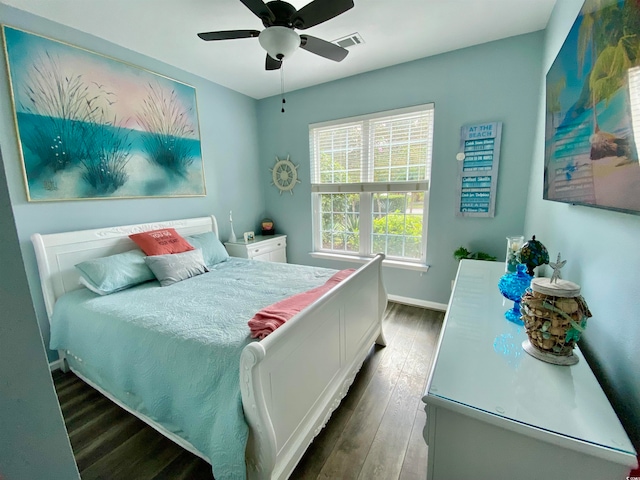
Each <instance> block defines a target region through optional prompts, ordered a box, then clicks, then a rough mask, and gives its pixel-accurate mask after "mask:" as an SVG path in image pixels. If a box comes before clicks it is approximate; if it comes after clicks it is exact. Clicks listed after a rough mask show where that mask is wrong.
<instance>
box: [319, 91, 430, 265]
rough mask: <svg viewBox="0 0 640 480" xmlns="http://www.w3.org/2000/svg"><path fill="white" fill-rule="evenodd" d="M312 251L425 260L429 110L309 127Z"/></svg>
mask: <svg viewBox="0 0 640 480" xmlns="http://www.w3.org/2000/svg"><path fill="white" fill-rule="evenodd" d="M309 141H310V146H311V164H312V165H311V167H312V168H311V170H312V192H313V193H312V195H313V202H314V250H315V251H319V252H331V253H341V254H346V255H359V256H367V255H373V254H375V253H377V252H383V253H385V254H386V255H387V256H388V257H389V258H392V259H400V260H407V261H414V262H419V261H422V262H423V261H424V260H425V258H426V245H425V242H424V238H425V232H426V218H427V202H428V184H429V183H428V182H429V176H430V173H431V152H432V143H433V105H432V104H429V105H421V106H418V107H412V108H408V109H402V110H395V111H391V112H383V113H379V114H373V115H366V116H362V117H354V118H348V119H343V120H338V121H333V122H326V123H322V124H314V125H311V126H310V128H309Z"/></svg>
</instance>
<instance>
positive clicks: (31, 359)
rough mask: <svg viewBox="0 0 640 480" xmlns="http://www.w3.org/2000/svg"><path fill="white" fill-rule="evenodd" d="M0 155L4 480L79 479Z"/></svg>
mask: <svg viewBox="0 0 640 480" xmlns="http://www.w3.org/2000/svg"><path fill="white" fill-rule="evenodd" d="M2 165H3V162H2V156H1V154H0V245H2V275H0V309H1V312H2V313H0V365H2V368H0V478H2V479H5V478H6V479H7V480H8V479H16V480H18V479H25V480H26V479H31V478H61V479H62V478H64V479H69V480H72V479H74V478H75V479H79V478H80V476H79V475H78V469H77V468H76V464H75V461H74V459H73V453H72V451H71V444H70V443H69V438H68V437H67V431H66V430H65V427H64V421H63V419H62V413H61V412H60V407H59V405H58V399H57V397H56V394H55V391H54V388H53V381H52V379H51V375H50V373H49V365H48V364H47V357H46V355H45V350H44V347H43V345H42V341H41V339H40V333H39V330H38V323H37V321H36V315H35V312H34V310H33V304H32V302H31V296H30V293H29V287H28V285H27V276H26V275H25V269H24V263H23V262H22V255H21V253H20V244H19V242H18V235H17V233H16V227H15V223H14V220H13V212H12V210H11V204H10V202H9V190H8V188H7V182H6V178H5V175H4V169H3V168H2Z"/></svg>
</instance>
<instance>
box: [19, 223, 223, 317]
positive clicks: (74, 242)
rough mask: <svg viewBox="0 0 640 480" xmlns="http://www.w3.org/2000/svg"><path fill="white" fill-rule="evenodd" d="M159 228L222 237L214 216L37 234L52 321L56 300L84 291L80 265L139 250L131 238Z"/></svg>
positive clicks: (36, 245)
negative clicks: (86, 261)
mask: <svg viewBox="0 0 640 480" xmlns="http://www.w3.org/2000/svg"><path fill="white" fill-rule="evenodd" d="M159 228H175V229H176V231H177V232H178V233H180V235H183V236H186V235H196V234H198V233H205V232H211V231H212V232H213V233H214V234H215V235H216V237H217V236H218V223H217V222H216V218H215V217H214V216H213V215H212V216H210V217H197V218H186V219H182V220H170V221H166V222H153V223H141V224H137V225H124V226H114V227H106V228H97V229H93V230H79V231H72V232H63V233H53V234H48V235H41V234H39V233H34V234H33V235H32V236H31V241H32V243H33V246H34V249H35V252H36V260H37V262H38V271H39V274H40V284H41V285H42V294H43V295H44V303H45V306H46V309H47V316H48V317H49V320H50V319H51V314H52V312H53V306H54V305H55V303H56V300H57V299H58V298H59V297H60V296H61V295H64V294H65V293H66V292H70V291H72V290H76V289H78V288H81V286H80V283H79V274H78V272H77V269H76V268H75V265H76V264H78V263H80V262H83V261H85V260H90V259H93V258H100V257H106V256H108V255H114V254H116V253H122V252H126V251H127V250H132V249H134V248H137V247H136V244H135V243H133V241H132V240H131V239H130V238H129V235H130V234H132V233H139V232H146V231H148V230H156V229H159Z"/></svg>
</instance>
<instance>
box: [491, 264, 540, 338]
mask: <svg viewBox="0 0 640 480" xmlns="http://www.w3.org/2000/svg"><path fill="white" fill-rule="evenodd" d="M526 268H527V267H526V265H523V264H522V263H519V264H518V265H516V271H515V273H505V274H504V275H503V276H502V277H500V280H499V281H498V289H499V290H500V293H501V294H502V295H503V296H504V297H505V298H507V299H509V300H511V301H512V302H513V308H511V309H510V310H507V311H506V312H505V313H504V316H505V318H506V319H507V320H509V321H510V322H513V323H515V324H517V325H524V322H523V321H522V320H521V319H520V299H521V298H522V295H524V293H525V292H526V291H527V288H529V285H530V284H531V279H532V278H533V277H532V276H531V275H529V274H528V273H527V272H525V269H526Z"/></svg>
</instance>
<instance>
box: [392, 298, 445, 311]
mask: <svg viewBox="0 0 640 480" xmlns="http://www.w3.org/2000/svg"><path fill="white" fill-rule="evenodd" d="M388 298H389V301H391V302H396V303H402V304H403V305H411V306H413V307H423V308H430V309H432V310H440V311H442V312H445V311H446V310H447V304H446V303H437V302H430V301H428V300H419V299H417V298H409V297H401V296H400V295H388Z"/></svg>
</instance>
